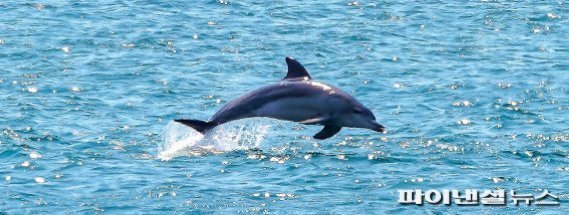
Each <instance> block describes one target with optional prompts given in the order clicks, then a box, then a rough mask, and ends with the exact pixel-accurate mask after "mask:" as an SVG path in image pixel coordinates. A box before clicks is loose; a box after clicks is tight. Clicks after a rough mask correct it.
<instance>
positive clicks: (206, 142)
mask: <svg viewBox="0 0 569 215" xmlns="http://www.w3.org/2000/svg"><path fill="white" fill-rule="evenodd" d="M269 128H270V123H267V122H266V120H263V119H261V120H259V119H244V120H238V121H233V122H230V123H226V124H223V125H221V126H218V127H216V128H214V129H213V130H211V131H209V132H207V133H206V134H205V135H204V134H201V133H199V132H197V131H195V130H193V129H192V128H190V127H188V126H185V125H182V124H180V123H176V122H173V121H172V122H170V123H168V125H167V126H166V127H165V128H164V130H163V131H162V134H161V137H162V142H160V143H159V144H158V156H157V158H158V159H161V160H171V159H172V158H175V157H180V156H188V157H195V156H202V155H204V154H220V153H224V152H228V151H235V150H248V149H253V148H258V147H259V146H260V144H261V142H262V141H263V140H264V139H265V135H266V133H267V131H268V130H269Z"/></svg>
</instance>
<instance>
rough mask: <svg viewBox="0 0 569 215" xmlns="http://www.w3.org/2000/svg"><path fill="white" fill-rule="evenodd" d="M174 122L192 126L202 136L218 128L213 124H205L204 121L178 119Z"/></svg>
mask: <svg viewBox="0 0 569 215" xmlns="http://www.w3.org/2000/svg"><path fill="white" fill-rule="evenodd" d="M174 121H175V122H179V123H182V124H184V125H187V126H190V127H192V128H193V129H195V130H196V131H198V132H200V133H202V134H203V133H204V132H206V131H208V130H209V129H212V128H213V127H215V126H216V124H215V123H213V122H204V121H200V120H194V119H176V120H174Z"/></svg>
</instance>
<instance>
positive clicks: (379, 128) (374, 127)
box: [372, 122, 386, 133]
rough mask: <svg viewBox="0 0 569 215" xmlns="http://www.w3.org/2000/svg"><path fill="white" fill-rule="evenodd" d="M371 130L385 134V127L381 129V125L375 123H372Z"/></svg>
mask: <svg viewBox="0 0 569 215" xmlns="http://www.w3.org/2000/svg"><path fill="white" fill-rule="evenodd" d="M372 130H374V131H377V132H380V133H386V131H385V127H383V125H380V124H379V123H377V122H373V129H372Z"/></svg>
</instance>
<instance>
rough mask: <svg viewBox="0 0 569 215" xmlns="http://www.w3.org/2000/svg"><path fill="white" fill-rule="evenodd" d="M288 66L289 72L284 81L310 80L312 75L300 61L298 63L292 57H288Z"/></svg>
mask: <svg viewBox="0 0 569 215" xmlns="http://www.w3.org/2000/svg"><path fill="white" fill-rule="evenodd" d="M286 65H287V66H288V72H287V73H286V77H285V78H284V79H290V78H304V77H306V78H308V79H311V78H310V75H309V74H308V72H307V71H306V69H305V68H304V66H302V65H301V64H300V63H299V62H298V61H296V60H295V59H294V58H292V57H286Z"/></svg>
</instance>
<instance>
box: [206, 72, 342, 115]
mask: <svg viewBox="0 0 569 215" xmlns="http://www.w3.org/2000/svg"><path fill="white" fill-rule="evenodd" d="M312 83H317V82H312V81H286V80H285V81H281V82H279V83H275V84H272V85H268V86H265V87H262V88H259V89H257V90H255V91H253V92H250V93H248V94H245V95H243V96H241V97H239V98H237V99H235V100H233V101H231V102H229V103H227V104H226V105H224V106H223V107H222V108H221V109H220V110H219V111H218V112H217V113H215V115H214V116H213V117H212V119H211V121H212V122H214V123H216V124H223V123H226V122H229V121H233V120H238V119H243V118H249V117H257V116H258V115H257V110H259V109H260V108H262V107H264V106H266V105H268V104H269V103H272V104H274V103H277V102H279V101H281V100H285V99H302V98H306V99H310V98H312V97H315V96H319V95H322V94H329V93H330V91H335V92H338V93H341V94H342V95H343V94H345V93H343V92H341V91H340V90H339V89H337V88H334V87H331V86H328V85H323V84H320V83H317V84H318V85H315V84H312ZM322 86H324V87H322ZM268 117H270V116H268ZM275 118H278V117H275Z"/></svg>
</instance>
